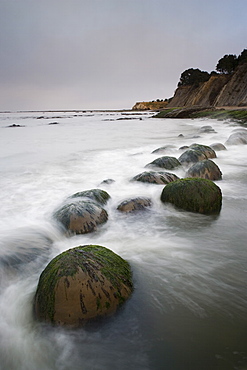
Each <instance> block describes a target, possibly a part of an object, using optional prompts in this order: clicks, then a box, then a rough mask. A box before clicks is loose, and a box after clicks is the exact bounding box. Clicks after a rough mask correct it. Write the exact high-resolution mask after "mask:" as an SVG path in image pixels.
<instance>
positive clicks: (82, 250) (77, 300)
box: [34, 245, 133, 327]
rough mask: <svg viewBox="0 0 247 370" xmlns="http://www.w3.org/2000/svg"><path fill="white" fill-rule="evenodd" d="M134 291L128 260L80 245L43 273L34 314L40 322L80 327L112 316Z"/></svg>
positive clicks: (109, 252)
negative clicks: (90, 321)
mask: <svg viewBox="0 0 247 370" xmlns="http://www.w3.org/2000/svg"><path fill="white" fill-rule="evenodd" d="M132 291H133V284H132V273H131V268H130V265H129V263H128V262H127V261H125V260H124V259H122V258H121V257H120V256H118V255H117V254H115V253H114V252H112V251H111V250H109V249H107V248H105V247H102V246H99V245H87V246H79V247H76V248H72V249H69V250H67V251H66V252H63V253H61V254H60V255H58V256H57V257H55V258H54V259H53V260H52V261H51V262H50V263H49V264H48V265H47V266H46V268H45V269H44V271H43V272H42V274H41V276H40V279H39V282H38V286H37V290H36V294H35V298H34V314H35V317H36V319H38V320H40V321H44V322H47V323H51V324H55V325H66V326H74V327H79V326H81V325H83V324H85V323H86V322H88V321H89V320H93V319H97V318H99V317H102V316H107V315H110V314H113V313H114V312H115V311H116V310H117V308H118V307H119V306H121V305H122V304H123V303H124V302H125V301H126V299H127V298H129V296H130V295H131V293H132Z"/></svg>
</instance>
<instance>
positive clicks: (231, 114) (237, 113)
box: [153, 106, 247, 125]
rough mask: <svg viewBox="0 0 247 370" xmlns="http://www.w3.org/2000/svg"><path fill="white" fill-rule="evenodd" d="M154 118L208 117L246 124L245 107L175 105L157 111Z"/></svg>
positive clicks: (246, 108) (246, 114)
mask: <svg viewBox="0 0 247 370" xmlns="http://www.w3.org/2000/svg"><path fill="white" fill-rule="evenodd" d="M153 117H154V118H192V119H193V118H209V119H217V120H232V121H235V122H238V123H241V124H243V125H247V107H230V106H226V107H196V106H195V107H181V108H179V107H176V108H167V109H164V110H161V111H159V113H157V114H156V115H154V116H153Z"/></svg>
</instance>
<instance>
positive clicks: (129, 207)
mask: <svg viewBox="0 0 247 370" xmlns="http://www.w3.org/2000/svg"><path fill="white" fill-rule="evenodd" d="M151 205H152V201H151V199H149V198H144V197H138V198H133V199H127V200H124V201H123V202H121V203H120V204H119V206H118V207H117V209H118V211H121V212H126V213H128V212H134V211H142V210H145V209H146V208H147V207H151Z"/></svg>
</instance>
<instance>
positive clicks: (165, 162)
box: [146, 156, 181, 170]
mask: <svg viewBox="0 0 247 370" xmlns="http://www.w3.org/2000/svg"><path fill="white" fill-rule="evenodd" d="M179 166H181V163H180V162H179V161H178V160H177V158H175V157H168V156H164V157H160V158H157V159H155V160H154V161H153V162H151V163H149V164H147V166H146V167H161V168H165V169H166V170H172V169H174V168H176V167H179Z"/></svg>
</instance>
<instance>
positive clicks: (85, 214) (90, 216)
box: [54, 199, 108, 234]
mask: <svg viewBox="0 0 247 370" xmlns="http://www.w3.org/2000/svg"><path fill="white" fill-rule="evenodd" d="M54 218H55V219H56V220H57V221H58V222H59V223H61V224H62V226H63V227H64V228H65V230H66V232H67V233H68V234H86V233H90V232H92V231H95V230H96V229H97V226H98V225H101V224H103V223H105V222H106V221H107V220H108V214H107V212H106V210H105V209H104V208H102V207H101V206H100V204H97V203H95V202H94V201H92V200H91V199H88V200H76V199H75V201H74V202H72V201H71V202H70V203H68V204H65V205H64V206H62V207H61V208H60V209H58V210H57V211H56V212H55V213H54Z"/></svg>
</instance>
